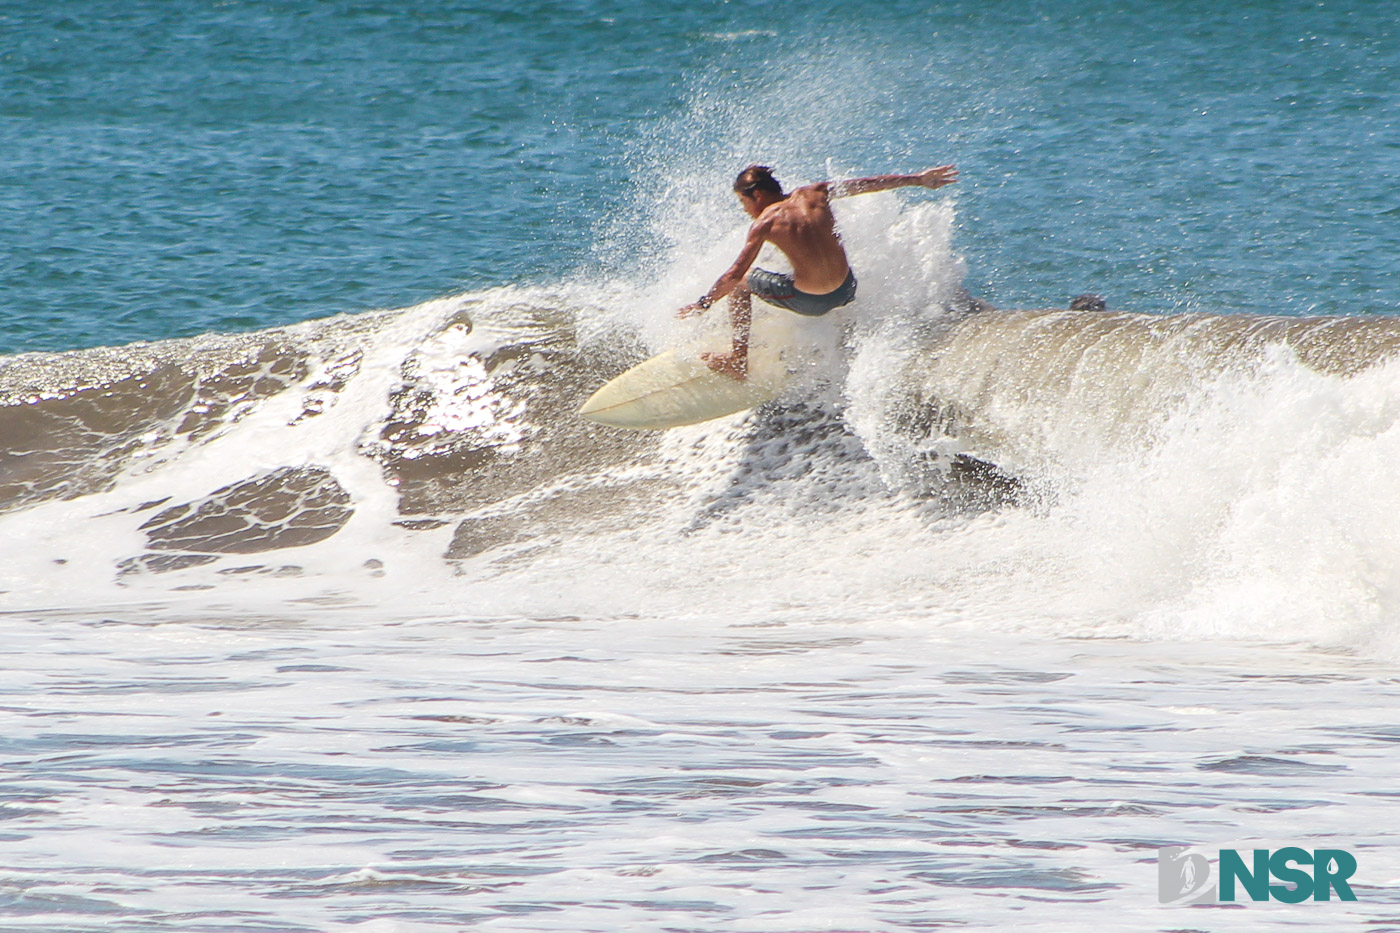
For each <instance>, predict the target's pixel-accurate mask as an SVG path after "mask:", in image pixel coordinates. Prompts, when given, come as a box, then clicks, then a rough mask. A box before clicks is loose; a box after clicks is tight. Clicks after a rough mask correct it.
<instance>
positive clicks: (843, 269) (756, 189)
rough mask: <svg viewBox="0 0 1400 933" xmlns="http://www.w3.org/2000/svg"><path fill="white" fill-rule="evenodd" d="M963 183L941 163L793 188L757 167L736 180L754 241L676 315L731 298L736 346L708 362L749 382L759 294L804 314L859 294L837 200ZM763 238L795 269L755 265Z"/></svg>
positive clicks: (707, 358) (823, 310)
mask: <svg viewBox="0 0 1400 933" xmlns="http://www.w3.org/2000/svg"><path fill="white" fill-rule="evenodd" d="M957 180H958V170H957V169H956V168H954V167H953V166H951V165H942V166H939V167H938V168H931V169H927V170H925V171H922V172H919V173H917V174H914V175H874V176H872V177H870V178H852V179H849V180H847V181H835V182H832V181H823V182H818V183H817V184H815V185H803V186H802V187H801V188H794V189H793V190H792V191H789V192H787V193H784V192H783V187H782V185H780V184H778V181H777V179H775V178H774V177H773V170H772V169H770V168H769V167H768V166H766V165H750V166H749V167H748V168H746V169H744V170H743V171H742V172H740V173H739V177H738V178H736V179H735V180H734V193H735V194H737V195H738V196H739V203H740V204H742V205H743V206H744V211H745V212H746V213H747V214H748V215H749V216H750V217H752V218H753V219H754V222H753V225H752V226H751V227H749V236H748V239H747V240H746V241H745V242H744V249H743V251H742V252H740V253H739V258H738V259H736V260H734V265H732V266H730V267H729V270H728V271H727V272H725V273H724V275H722V276H720V277H719V279H718V280H717V281H716V282H715V284H714V285H712V286H710V290H709V291H707V292H706V293H705V294H703V295H701V296H700V298H699V300H697V301H696V302H694V303H693V304H688V305H686V306H685V307H684V308H681V309H680V310H679V311H677V312H676V316H677V317H681V318H688V317H692V316H694V315H697V314H703V313H705V312H706V311H708V310H709V309H710V306H711V305H713V304H714V303H715V302H716V301H719V300H720V299H721V298H723V297H724V296H726V295H728V296H729V321H730V324H731V325H732V326H733V328H734V344H733V348H732V349H731V350H730V351H729V352H728V353H706V354H704V360H705V363H706V364H707V365H708V366H709V367H710V368H711V369H713V370H714V371H715V372H718V373H724V374H725V375H726V376H732V377H733V378H735V379H738V380H740V381H743V380H744V379H745V378H746V377H747V376H748V372H749V325H750V323H751V321H752V320H753V299H752V296H753V295H757V296H758V297H760V298H762V299H763V300H764V301H766V302H768V303H769V304H771V305H776V306H778V307H779V308H786V309H787V310H788V311H793V312H796V313H797V314H805V315H809V316H812V317H819V316H821V315H823V314H826V313H827V312H828V311H831V310H833V309H835V308H839V307H841V306H842V305H847V304H850V303H851V301H853V300H854V299H855V297H856V276H855V273H854V272H852V271H851V265H850V263H849V262H847V260H846V251H845V249H843V248H842V246H841V236H840V234H838V233H837V232H836V218H834V217H833V216H832V214H831V203H830V202H831V199H832V198H844V197H849V196H850V195H853V194H868V193H869V192H872V191H888V190H889V189H891V188H905V187H909V186H912V185H920V186H922V187H924V188H941V187H943V186H944V185H951V184H952V183H953V182H955V181H957ZM764 243H772V244H773V245H774V246H776V247H778V249H780V250H782V251H783V253H784V254H785V255H786V256H787V258H788V260H789V261H791V263H792V274H791V275H789V274H786V273H779V272H769V271H768V270H766V269H754V270H752V271H750V269H749V267H750V266H752V265H753V262H754V260H755V259H757V258H758V251H759V250H760V249H762V248H763V244H764Z"/></svg>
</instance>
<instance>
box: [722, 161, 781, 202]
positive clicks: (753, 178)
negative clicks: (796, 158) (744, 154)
mask: <svg viewBox="0 0 1400 933" xmlns="http://www.w3.org/2000/svg"><path fill="white" fill-rule="evenodd" d="M758 191H771V192H773V193H774V194H782V193H783V186H782V185H780V184H778V179H776V178H774V177H773V170H772V169H771V168H769V167H768V166H766V165H750V166H749V167H748V168H746V169H744V170H743V171H742V172H740V173H739V177H738V178H736V179H734V193H735V194H747V195H749V196H750V197H752V196H753V195H754V193H755V192H758Z"/></svg>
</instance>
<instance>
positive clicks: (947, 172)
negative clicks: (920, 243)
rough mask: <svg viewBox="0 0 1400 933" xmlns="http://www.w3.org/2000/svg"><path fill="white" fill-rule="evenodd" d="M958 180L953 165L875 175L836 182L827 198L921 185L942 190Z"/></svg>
mask: <svg viewBox="0 0 1400 933" xmlns="http://www.w3.org/2000/svg"><path fill="white" fill-rule="evenodd" d="M957 180H958V170H957V169H956V168H954V167H953V166H951V165H940V166H938V167H937V168H930V169H925V170H924V171H922V172H918V173H917V174H914V175H873V176H871V177H870V178H848V179H847V180H845V181H834V182H832V183H831V186H830V188H828V189H827V196H828V197H832V198H847V197H850V196H851V195H853V194H869V193H870V192H872V191H888V190H890V189H891V188H908V187H910V186H913V185H921V186H923V187H925V188H942V187H943V186H944V185H951V184H952V183H953V182H955V181H957Z"/></svg>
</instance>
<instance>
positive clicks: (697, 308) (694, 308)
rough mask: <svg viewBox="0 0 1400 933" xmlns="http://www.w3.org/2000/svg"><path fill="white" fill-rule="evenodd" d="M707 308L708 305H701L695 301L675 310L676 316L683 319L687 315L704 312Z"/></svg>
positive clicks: (691, 315)
mask: <svg viewBox="0 0 1400 933" xmlns="http://www.w3.org/2000/svg"><path fill="white" fill-rule="evenodd" d="M708 310H710V308H709V306H708V305H702V304H700V302H698V301H696V302H692V303H691V304H688V305H686V306H685V307H684V308H681V309H680V310H679V311H677V312H676V317H678V318H680V319H681V320H682V321H684V320H685V319H686V318H688V317H695V316H696V315H700V314H704V313H705V312H706V311H708Z"/></svg>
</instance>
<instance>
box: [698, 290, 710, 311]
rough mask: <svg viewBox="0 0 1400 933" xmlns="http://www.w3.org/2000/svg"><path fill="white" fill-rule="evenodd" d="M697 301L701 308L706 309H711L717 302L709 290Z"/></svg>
mask: <svg viewBox="0 0 1400 933" xmlns="http://www.w3.org/2000/svg"><path fill="white" fill-rule="evenodd" d="M695 303H696V304H697V305H699V306H700V307H701V308H704V309H705V310H706V311H708V310H710V305H712V304H714V303H715V300H714V299H713V298H711V297H710V293H709V292H706V293H705V294H703V295H701V296H700V300H699V301H697V302H695Z"/></svg>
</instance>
